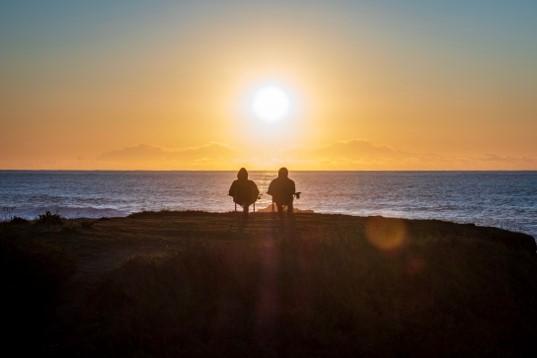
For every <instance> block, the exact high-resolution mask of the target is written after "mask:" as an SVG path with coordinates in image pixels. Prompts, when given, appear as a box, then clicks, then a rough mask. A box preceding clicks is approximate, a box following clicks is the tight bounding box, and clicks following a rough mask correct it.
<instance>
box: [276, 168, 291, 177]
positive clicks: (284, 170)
mask: <svg viewBox="0 0 537 358" xmlns="http://www.w3.org/2000/svg"><path fill="white" fill-rule="evenodd" d="M288 176H289V171H288V170H287V168H286V167H283V168H280V170H278V178H287V177H288Z"/></svg>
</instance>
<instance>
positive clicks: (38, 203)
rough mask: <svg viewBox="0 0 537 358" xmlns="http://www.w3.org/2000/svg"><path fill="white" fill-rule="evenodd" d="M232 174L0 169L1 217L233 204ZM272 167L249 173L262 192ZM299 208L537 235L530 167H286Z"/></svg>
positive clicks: (265, 201)
mask: <svg viewBox="0 0 537 358" xmlns="http://www.w3.org/2000/svg"><path fill="white" fill-rule="evenodd" d="M235 175H236V173H235V172H187V171H177V172H143V171H128V172H119V171H118V172H112V171H0V220H9V219H10V218H11V217H13V216H19V217H24V218H35V217H36V216H37V215H39V214H42V213H44V212H45V211H51V212H53V213H58V214H60V215H62V216H64V217H68V218H75V217H87V218H99V217H112V216H126V215H128V214H130V213H133V212H138V211H143V210H163V209H169V210H205V211H214V212H226V211H232V210H233V209H234V205H233V202H232V200H231V198H230V197H229V196H227V192H228V188H229V185H230V184H231V182H232V181H233V179H235ZM275 175H276V173H275V172H265V171H258V172H251V173H250V179H253V180H254V181H255V182H256V183H257V185H258V186H259V189H260V191H261V192H262V193H263V196H262V198H261V199H260V200H259V201H258V203H257V207H258V208H263V207H267V206H268V205H269V204H270V196H268V195H267V194H266V191H267V188H268V185H269V182H270V180H271V179H272V178H274V177H275ZM290 177H291V178H292V179H294V180H295V182H296V186H297V191H301V192H302V196H301V198H300V200H298V201H296V205H295V206H296V207H298V208H299V209H309V210H313V211H315V212H318V213H343V214H351V215H361V216H369V215H382V216H385V217H401V218H419V219H440V220H447V221H453V222H458V223H475V224H477V225H483V226H496V227H500V228H505V229H509V230H514V231H520V232H525V233H528V234H530V235H532V236H533V237H535V238H537V172H291V173H290Z"/></svg>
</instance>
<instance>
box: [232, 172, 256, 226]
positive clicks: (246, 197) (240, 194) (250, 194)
mask: <svg viewBox="0 0 537 358" xmlns="http://www.w3.org/2000/svg"><path fill="white" fill-rule="evenodd" d="M229 196H231V197H233V201H234V202H235V203H236V204H239V205H240V206H242V209H243V213H244V215H245V216H248V210H249V207H250V205H252V204H253V203H255V202H256V200H257V198H258V197H259V189H257V185H256V184H255V183H254V182H253V181H252V180H249V179H248V171H246V169H244V168H241V169H240V170H239V172H238V173H237V180H234V181H233V183H232V184H231V187H230V188H229Z"/></svg>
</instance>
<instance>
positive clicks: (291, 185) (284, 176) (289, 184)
mask: <svg viewBox="0 0 537 358" xmlns="http://www.w3.org/2000/svg"><path fill="white" fill-rule="evenodd" d="M295 191H296V188H295V182H294V181H293V180H291V179H289V171H288V170H287V168H280V170H279V171H278V177H277V178H276V179H274V180H272V181H271V182H270V185H269V189H268V192H267V193H268V194H269V195H271V196H272V201H273V202H274V203H276V206H277V208H278V213H279V214H280V215H282V214H283V207H284V206H286V207H287V214H293V210H294V209H293V199H294V197H295V196H297V197H298V195H299V194H300V193H296V192H295Z"/></svg>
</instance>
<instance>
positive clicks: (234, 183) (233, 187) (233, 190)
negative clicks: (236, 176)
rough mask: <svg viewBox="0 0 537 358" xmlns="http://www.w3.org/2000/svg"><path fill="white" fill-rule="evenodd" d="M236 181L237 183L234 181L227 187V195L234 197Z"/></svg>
mask: <svg viewBox="0 0 537 358" xmlns="http://www.w3.org/2000/svg"><path fill="white" fill-rule="evenodd" d="M236 183H237V182H236V181H234V182H233V183H231V186H230V187H229V193H228V195H229V196H232V197H235V193H236V192H237V188H236V186H237V184H236Z"/></svg>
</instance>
